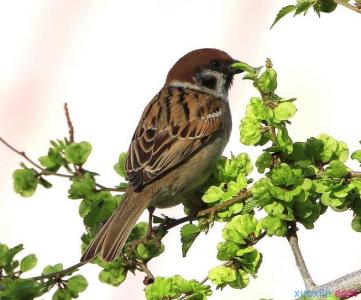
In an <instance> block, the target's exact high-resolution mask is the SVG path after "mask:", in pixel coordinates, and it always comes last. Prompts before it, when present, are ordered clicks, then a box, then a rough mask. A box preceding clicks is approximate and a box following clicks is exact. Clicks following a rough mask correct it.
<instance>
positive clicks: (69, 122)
mask: <svg viewBox="0 0 361 300" xmlns="http://www.w3.org/2000/svg"><path fill="white" fill-rule="evenodd" d="M64 111H65V118H66V123H67V124H68V128H69V141H70V143H74V126H73V123H72V121H71V118H70V113H69V109H68V103H66V102H65V103H64Z"/></svg>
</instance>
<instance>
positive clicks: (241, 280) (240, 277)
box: [229, 270, 249, 289]
mask: <svg viewBox="0 0 361 300" xmlns="http://www.w3.org/2000/svg"><path fill="white" fill-rule="evenodd" d="M248 284H249V276H248V274H247V273H246V272H245V271H243V270H237V272H236V280H235V281H233V282H230V283H229V285H230V286H231V287H232V288H234V289H243V288H245V287H246V286H247V285H248Z"/></svg>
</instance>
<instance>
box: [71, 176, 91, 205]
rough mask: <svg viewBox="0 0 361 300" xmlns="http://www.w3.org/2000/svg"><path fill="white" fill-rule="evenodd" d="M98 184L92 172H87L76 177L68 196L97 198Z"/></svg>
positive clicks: (73, 197) (72, 197)
mask: <svg viewBox="0 0 361 300" xmlns="http://www.w3.org/2000/svg"><path fill="white" fill-rule="evenodd" d="M95 187H96V184H95V180H94V178H93V176H92V175H91V174H90V173H85V174H84V176H83V177H80V178H79V177H76V178H74V179H73V183H72V184H71V186H70V189H69V195H68V197H69V198H70V199H84V198H85V199H88V200H95V199H96V190H95Z"/></svg>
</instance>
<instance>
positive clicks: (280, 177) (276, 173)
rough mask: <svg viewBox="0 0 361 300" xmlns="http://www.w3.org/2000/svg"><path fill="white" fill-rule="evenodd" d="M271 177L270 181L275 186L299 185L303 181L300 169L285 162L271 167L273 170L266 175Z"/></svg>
mask: <svg viewBox="0 0 361 300" xmlns="http://www.w3.org/2000/svg"><path fill="white" fill-rule="evenodd" d="M267 176H269V177H270V178H271V180H272V183H273V184H274V185H277V186H285V187H288V186H291V185H299V184H302V182H303V175H302V170H301V169H293V168H291V167H290V166H289V165H287V164H286V163H281V164H280V165H278V166H276V167H275V168H273V170H272V171H271V172H270V173H269V174H268V175H267Z"/></svg>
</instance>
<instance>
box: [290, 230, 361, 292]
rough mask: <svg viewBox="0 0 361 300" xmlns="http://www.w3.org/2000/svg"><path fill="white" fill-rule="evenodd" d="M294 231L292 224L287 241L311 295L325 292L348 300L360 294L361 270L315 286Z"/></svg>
mask: <svg viewBox="0 0 361 300" xmlns="http://www.w3.org/2000/svg"><path fill="white" fill-rule="evenodd" d="M296 231H297V228H296V225H295V224H292V225H291V228H290V231H289V233H288V235H287V239H288V242H289V244H290V246H291V249H292V252H293V255H294V257H295V260H296V264H297V267H298V269H299V271H300V273H301V276H302V279H303V282H304V284H305V287H306V289H307V290H308V291H311V292H312V293H311V294H312V295H315V296H316V295H322V294H324V293H325V292H327V293H329V294H332V295H336V296H337V297H339V298H341V299H349V298H351V297H354V296H356V295H358V294H360V293H361V270H358V271H355V272H353V273H350V274H347V275H345V276H342V277H340V278H338V279H336V280H333V281H330V282H328V283H325V284H322V285H316V284H315V283H314V281H313V280H312V278H311V275H310V273H309V272H308V270H307V266H306V263H305V261H304V259H303V256H302V253H301V250H300V247H299V245H298V238H297V233H296ZM317 298H318V297H317Z"/></svg>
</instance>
